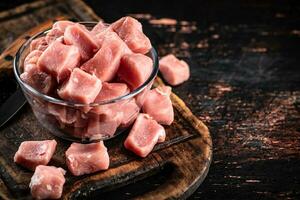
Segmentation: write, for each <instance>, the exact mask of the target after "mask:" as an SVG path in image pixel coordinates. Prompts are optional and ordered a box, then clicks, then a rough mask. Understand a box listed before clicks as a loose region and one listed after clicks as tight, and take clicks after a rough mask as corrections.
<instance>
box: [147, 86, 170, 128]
mask: <svg viewBox="0 0 300 200" xmlns="http://www.w3.org/2000/svg"><path fill="white" fill-rule="evenodd" d="M170 94H171V87H169V86H162V87H157V88H154V89H152V90H150V91H149V92H148V94H147V95H146V97H145V101H144V104H143V112H144V113H147V114H148V115H150V116H151V117H152V118H153V119H155V120H156V121H157V122H158V123H160V124H165V125H170V124H171V123H172V122H173V120H174V110H173V106H172V102H171V99H170Z"/></svg>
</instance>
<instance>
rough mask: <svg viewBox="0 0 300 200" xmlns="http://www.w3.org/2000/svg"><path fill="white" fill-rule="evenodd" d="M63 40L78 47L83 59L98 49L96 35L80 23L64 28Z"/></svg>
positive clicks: (86, 58) (89, 56)
mask: <svg viewBox="0 0 300 200" xmlns="http://www.w3.org/2000/svg"><path fill="white" fill-rule="evenodd" d="M64 41H65V43H66V44H69V45H74V46H76V47H78V49H79V51H80V55H81V59H82V60H83V61H86V60H88V59H90V58H91V57H92V56H93V55H94V53H96V52H97V50H98V49H99V46H98V43H97V39H96V37H95V36H94V35H93V34H92V33H91V32H90V31H88V30H87V29H86V28H85V27H84V26H82V25H80V24H75V25H72V26H68V27H67V28H66V30H65V33H64Z"/></svg>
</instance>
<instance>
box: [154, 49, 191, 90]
mask: <svg viewBox="0 0 300 200" xmlns="http://www.w3.org/2000/svg"><path fill="white" fill-rule="evenodd" d="M159 70H160V72H161V73H162V75H163V77H164V79H165V80H166V81H167V82H168V83H169V84H170V85H173V86H176V85H179V84H181V83H183V82H184V81H186V80H188V79H189V77H190V69H189V66H188V64H187V63H186V62H185V61H183V60H178V58H176V57H175V56H174V55H173V54H169V55H167V56H165V57H162V58H161V59H160V60H159Z"/></svg>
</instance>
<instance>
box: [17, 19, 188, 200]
mask: <svg viewBox="0 0 300 200" xmlns="http://www.w3.org/2000/svg"><path fill="white" fill-rule="evenodd" d="M151 48H152V47H151V43H150V40H149V39H148V38H147V37H146V36H145V35H144V33H143V30H142V25H141V24H140V23H139V22H138V21H137V20H135V19H134V18H131V17H123V18H121V19H119V20H118V21H116V22H114V23H112V24H111V25H109V26H108V25H105V24H103V23H102V22H99V23H98V24H97V25H96V26H95V27H94V28H93V29H92V30H88V29H86V28H85V27H84V26H83V25H81V24H77V23H74V22H70V21H58V22H56V23H55V24H54V25H53V27H52V29H51V30H50V31H49V32H48V33H47V35H46V36H45V37H41V38H38V39H35V40H33V41H32V42H31V46H30V53H29V54H28V55H27V57H26V59H25V61H24V67H23V73H22V74H21V79H22V80H23V81H24V82H26V83H27V84H29V85H30V86H31V87H33V88H35V89H36V90H38V91H39V92H41V93H44V94H46V95H50V96H53V97H55V98H61V99H63V100H65V101H68V102H73V103H80V104H86V105H84V106H82V107H80V108H79V109H74V108H71V107H68V106H64V105H59V104H54V103H48V104H47V105H46V108H47V109H46V113H47V115H49V116H51V117H53V118H55V120H56V121H57V122H58V123H59V124H60V126H61V127H68V130H70V128H71V130H72V131H71V132H70V133H69V134H72V136H74V137H79V138H90V139H99V138H102V137H103V136H113V135H114V134H115V132H116V130H117V129H118V128H120V127H121V128H124V127H129V126H130V125H131V124H132V123H133V126H132V128H131V130H130V131H129V135H128V137H127V139H126V140H125V141H124V146H125V148H126V149H128V150H130V151H132V152H134V153H135V154H136V155H138V156H140V157H146V156H147V155H148V154H149V153H150V152H151V151H152V150H153V148H154V146H155V145H156V144H157V143H161V142H164V141H165V138H166V132H165V129H164V127H163V126H162V125H170V124H171V123H172V122H173V120H174V112H173V106H172V102H171V99H170V95H171V87H169V86H161V87H157V88H154V89H151V90H150V87H151V85H149V87H147V88H146V89H145V90H144V91H143V92H141V93H140V94H139V95H137V96H135V97H134V98H129V99H124V100H122V101H116V102H115V103H110V104H101V105H98V106H92V105H89V104H91V103H97V102H104V101H109V100H112V99H115V98H118V97H120V96H123V95H126V94H128V93H130V92H132V91H133V90H135V89H137V88H138V87H139V86H141V85H142V84H143V83H144V82H145V81H146V80H148V78H149V77H150V74H151V73H152V70H153V62H152V59H151V58H149V57H148V56H146V55H145V54H146V53H147V52H149V51H150V49H151ZM160 71H161V73H162V75H163V77H164V79H165V80H166V81H167V82H168V83H169V84H171V85H178V84H180V83H182V82H184V81H186V80H187V79H188V77H189V74H190V72H189V67H188V65H187V64H186V63H185V62H184V61H180V60H178V59H177V58H176V57H175V56H173V55H168V56H165V57H164V58H162V59H161V65H160ZM141 109H142V112H143V113H140V110H141ZM55 148H56V141H55V140H44V141H26V142H23V143H22V144H21V145H20V147H19V149H18V151H17V152H16V154H15V157H14V161H15V162H16V163H18V164H20V165H22V166H23V167H25V168H27V169H30V170H32V171H34V175H33V176H32V178H31V182H30V185H29V187H30V188H31V193H32V196H33V197H34V198H37V199H49V198H50V199H58V198H60V197H61V194H62V191H63V185H64V183H65V178H64V175H65V173H66V172H65V170H63V169H62V168H57V167H54V166H46V165H47V164H48V163H49V161H50V160H51V157H52V156H53V154H54V152H55ZM65 155H66V164H67V167H68V169H69V171H70V172H71V173H72V174H73V175H74V176H80V175H83V174H90V173H94V172H97V171H100V170H106V169H108V168H109V155H108V152H107V148H106V147H105V146H104V143H103V142H102V141H101V142H97V143H91V144H79V143H73V144H71V146H70V147H69V148H68V150H67V151H66V153H65Z"/></svg>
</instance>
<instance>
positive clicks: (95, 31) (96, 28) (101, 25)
mask: <svg viewBox="0 0 300 200" xmlns="http://www.w3.org/2000/svg"><path fill="white" fill-rule="evenodd" d="M106 28H107V26H106V25H105V24H104V23H103V22H102V21H99V22H98V23H97V24H96V25H95V26H94V27H93V29H92V30H91V33H92V34H94V35H97V34H99V33H101V32H102V31H104V30H105V29H106Z"/></svg>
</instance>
